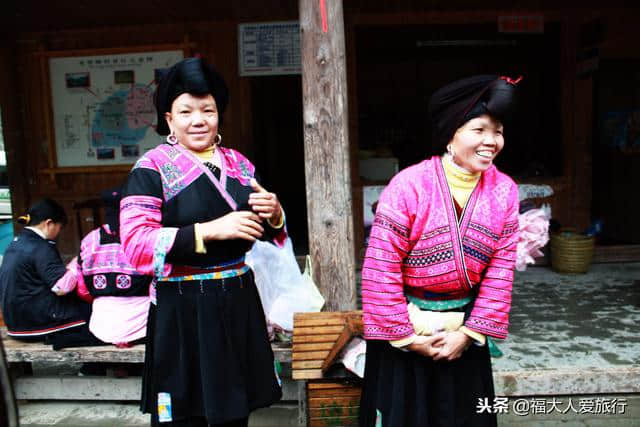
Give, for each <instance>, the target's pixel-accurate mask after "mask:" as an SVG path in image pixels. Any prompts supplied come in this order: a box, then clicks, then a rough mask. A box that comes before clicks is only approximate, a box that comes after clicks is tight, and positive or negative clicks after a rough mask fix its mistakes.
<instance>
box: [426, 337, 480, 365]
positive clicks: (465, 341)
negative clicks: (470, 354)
mask: <svg viewBox="0 0 640 427" xmlns="http://www.w3.org/2000/svg"><path fill="white" fill-rule="evenodd" d="M470 344H471V338H469V336H468V335H466V334H465V333H463V332H460V331H453V332H448V333H447V334H445V336H444V339H443V340H442V347H441V348H440V351H439V352H438V354H437V355H436V356H435V357H434V358H433V360H448V361H452V360H455V359H457V358H459V357H460V356H462V352H463V351H465V350H466V349H467V347H469V345H470Z"/></svg>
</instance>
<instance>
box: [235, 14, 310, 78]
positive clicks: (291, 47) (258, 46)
mask: <svg viewBox="0 0 640 427" xmlns="http://www.w3.org/2000/svg"><path fill="white" fill-rule="evenodd" d="M238 63H239V64H240V75H241V76H261V75H277V74H301V66H300V24H299V23H298V21H283V22H257V23H251V24H239V25H238Z"/></svg>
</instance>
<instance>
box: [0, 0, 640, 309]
mask: <svg viewBox="0 0 640 427" xmlns="http://www.w3.org/2000/svg"><path fill="white" fill-rule="evenodd" d="M587 3H588V5H584V4H582V5H581V6H580V7H572V6H568V5H566V4H564V5H559V4H557V2H551V1H521V2H517V3H516V6H515V7H514V4H513V2H507V1H499V0H490V1H486V2H483V3H482V7H479V5H478V3H477V2H471V1H462V2H455V5H452V4H451V3H450V2H443V1H431V2H417V1H409V0H402V1H394V2H388V1H383V0H369V1H365V0H353V1H351V0H344V1H342V0H300V1H299V2H298V1H295V0H265V1H262V2H251V1H249V0H243V1H237V2H236V1H234V2H191V1H186V2H169V1H166V0H161V1H154V2H148V4H146V2H125V1H123V0H115V1H112V2H108V3H102V4H100V5H97V4H89V3H88V2H77V1H76V2H71V1H66V0H65V1H61V2H38V1H34V0H29V1H23V2H21V3H20V4H18V3H17V2H12V4H11V5H10V6H3V8H4V9H5V11H4V13H3V18H2V28H3V30H2V33H0V37H1V39H0V74H1V75H2V76H3V78H2V79H0V112H1V116H2V129H3V133H4V140H5V149H6V152H7V164H8V173H9V182H10V188H11V194H12V202H13V212H14V215H15V216H18V215H19V214H21V213H22V212H23V211H24V210H25V209H26V208H27V207H28V206H29V204H31V203H32V202H34V201H36V200H37V199H38V198H41V197H45V196H46V197H51V198H54V199H56V200H58V201H60V202H61V203H62V204H63V205H64V206H65V208H66V209H67V211H68V213H70V214H71V213H73V206H74V204H77V203H79V202H82V201H84V200H87V199H91V198H95V197H97V195H98V193H99V191H100V190H103V189H106V188H110V187H113V186H115V185H118V184H120V183H122V182H123V181H124V179H125V178H126V175H127V167H125V168H123V167H100V168H92V169H75V170H71V169H59V168H57V167H56V164H55V157H54V156H53V155H52V152H51V147H52V141H51V138H52V132H51V126H52V125H51V112H50V108H51V106H50V103H49V102H48V101H47V100H49V99H50V96H49V90H50V88H49V86H48V83H47V81H46V79H45V78H43V76H46V59H47V58H48V56H49V55H51V54H65V53H69V54H72V53H74V52H75V53H77V52H84V53H86V54H90V52H105V49H122V50H123V51H126V50H127V49H129V50H135V49H139V48H140V47H147V48H151V47H155V48H158V47H162V46H183V47H185V49H186V50H187V51H188V53H190V54H201V55H202V56H204V57H205V58H207V59H208V60H210V61H211V62H212V63H214V64H215V65H216V66H217V68H218V69H219V70H220V72H221V73H222V74H223V75H224V77H225V79H226V81H227V83H228V85H229V89H230V94H231V102H230V105H229V108H228V110H227V112H226V113H225V116H224V125H223V127H222V128H221V132H222V133H223V135H224V143H225V144H226V145H227V146H230V147H233V148H236V149H238V150H240V151H241V152H243V153H245V154H246V155H247V156H248V157H249V158H251V159H253V160H254V161H255V163H256V165H257V167H258V169H259V170H260V171H261V174H262V176H263V177H264V185H265V186H266V187H267V188H269V189H270V190H272V191H275V192H277V193H278V194H279V196H280V198H281V200H282V202H283V205H284V206H285V208H286V210H287V218H288V221H289V230H290V234H291V235H292V237H293V239H294V244H295V246H296V251H297V252H299V253H306V252H310V253H311V254H312V256H313V258H314V261H315V263H316V266H317V268H316V270H317V272H316V273H315V274H316V279H318V282H319V285H320V287H321V289H322V290H323V292H325V294H326V295H329V296H330V298H328V306H329V308H331V309H348V308H351V307H354V305H355V296H354V294H355V276H354V275H355V266H356V265H357V264H358V263H359V262H360V259H361V255H362V251H363V247H364V227H363V220H362V217H363V207H362V188H363V186H366V185H371V184H384V182H385V181H384V180H382V181H381V180H375V179H373V180H371V179H367V178H363V177H361V173H360V170H359V159H360V158H361V157H364V156H367V157H370V156H373V157H376V156H380V157H393V158H396V159H398V163H399V165H400V167H404V166H408V165H409V164H412V163H416V162H419V161H420V160H422V159H423V158H424V157H425V156H427V155H428V154H429V148H430V142H429V139H430V138H429V128H428V125H427V120H426V104H427V100H428V97H429V95H430V94H431V93H432V92H433V90H435V89H436V88H437V87H439V86H441V85H443V84H445V83H447V82H449V81H452V80H454V79H456V78H460V77H463V76H466V75H470V74H476V73H489V72H494V73H505V74H511V75H513V76H517V75H519V74H522V75H524V76H525V79H524V80H523V83H522V85H523V91H524V100H525V102H524V103H523V106H522V107H523V108H522V114H521V117H520V118H519V121H518V124H517V126H516V127H515V128H514V130H513V132H512V133H511V134H509V130H507V133H508V139H507V148H506V149H505V152H504V155H503V156H501V158H500V159H499V161H498V165H499V167H501V168H503V169H504V170H506V171H507V172H508V173H510V174H512V175H513V176H514V177H516V178H517V180H518V181H520V182H524V183H533V184H549V185H551V187H552V188H553V189H554V193H555V194H554V196H553V197H552V198H551V199H550V201H551V204H552V209H553V217H554V219H556V220H557V221H558V222H559V223H560V224H563V225H567V226H573V227H576V228H578V229H584V228H586V227H587V226H588V225H589V224H590V222H591V221H592V220H593V219H594V218H602V219H603V220H604V224H605V227H606V229H607V230H608V231H609V234H608V235H607V239H608V240H607V241H608V242H609V243H616V244H639V243H640V225H639V224H638V222H637V221H635V219H634V216H635V212H637V208H640V206H638V204H639V202H638V201H637V198H636V197H634V195H635V188H637V186H636V184H637V183H638V181H639V180H640V178H639V176H638V174H634V173H633V172H634V171H637V170H638V169H639V168H638V166H640V154H639V153H640V136H639V135H640V131H638V129H640V51H639V50H638V49H637V47H636V44H637V39H638V31H637V21H638V18H640V10H639V9H638V8H635V9H630V8H624V7H623V6H622V2H616V1H609V2H603V1H599V2H596V1H590V2H587ZM617 4H619V6H617ZM292 20H293V21H296V20H297V21H299V22H300V25H301V30H302V36H301V58H302V76H300V75H286V76H265V77H242V76H240V74H239V63H238V25H239V24H242V23H247V22H278V21H292ZM616 120H618V121H616ZM509 138H510V139H509ZM159 141H160V138H159ZM305 176H306V182H305ZM88 217H89V215H88V214H87V213H86V212H83V213H82V214H81V215H80V218H81V221H86V218H88ZM70 220H71V224H70V226H69V227H67V228H66V229H65V230H64V232H63V235H62V237H61V238H60V243H59V247H60V250H61V252H62V253H63V255H65V256H69V257H70V256H72V255H74V254H75V253H76V252H77V250H78V247H79V242H80V239H81V237H82V236H81V235H80V233H79V232H78V231H77V230H78V225H77V224H76V223H75V221H76V218H75V216H74V215H70ZM93 227H94V224H92V223H83V224H82V225H81V229H82V230H83V232H85V233H86V232H88V231H89V230H90V229H91V228H93Z"/></svg>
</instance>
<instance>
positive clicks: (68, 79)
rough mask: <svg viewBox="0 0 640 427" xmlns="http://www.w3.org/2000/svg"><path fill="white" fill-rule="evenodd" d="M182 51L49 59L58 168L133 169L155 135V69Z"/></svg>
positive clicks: (156, 139)
mask: <svg viewBox="0 0 640 427" xmlns="http://www.w3.org/2000/svg"><path fill="white" fill-rule="evenodd" d="M183 56H184V55H183V51H182V50H170V51H151V52H137V53H121V54H109V55H91V56H68V57H51V58H49V78H50V86H51V106H52V111H53V129H54V136H55V147H56V155H57V166H58V167H70V166H110V165H119V164H132V163H135V161H136V159H137V158H138V157H139V156H140V155H141V154H142V153H144V152H145V151H146V150H149V149H150V148H153V147H155V146H156V145H158V143H159V142H160V141H161V137H160V136H159V135H158V134H156V133H155V125H156V111H155V108H154V106H153V93H154V91H155V87H156V84H155V83H156V82H155V78H156V70H158V69H161V68H166V67H170V66H171V65H173V64H175V63H176V62H178V61H180V60H181V59H182V58H183Z"/></svg>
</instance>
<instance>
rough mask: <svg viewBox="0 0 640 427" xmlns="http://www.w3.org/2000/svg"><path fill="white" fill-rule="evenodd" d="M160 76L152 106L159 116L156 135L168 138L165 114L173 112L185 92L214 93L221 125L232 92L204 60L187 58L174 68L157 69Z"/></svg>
mask: <svg viewBox="0 0 640 427" xmlns="http://www.w3.org/2000/svg"><path fill="white" fill-rule="evenodd" d="M157 73H158V75H157V78H156V79H157V82H158V87H157V88H156V92H155V94H154V95H153V103H154V105H155V106H156V111H157V113H158V124H157V126H156V132H158V133H159V134H160V135H163V136H164V135H169V132H170V130H169V125H167V121H166V119H165V117H164V115H165V113H166V112H169V111H171V105H172V104H173V101H174V100H175V99H176V98H177V97H178V96H180V95H182V94H183V93H190V94H192V95H207V94H211V95H212V96H213V99H215V100H216V105H217V107H218V117H219V118H218V121H219V122H220V123H222V113H224V110H225V108H226V107H227V104H228V103H229V90H228V89H227V84H226V83H225V82H224V79H223V78H222V76H221V75H220V73H218V71H216V69H215V68H213V66H211V65H209V64H207V63H206V62H205V61H204V60H203V59H202V58H187V59H183V60H182V61H180V62H178V63H177V64H175V65H174V66H172V67H169V68H165V69H162V70H158V71H157Z"/></svg>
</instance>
